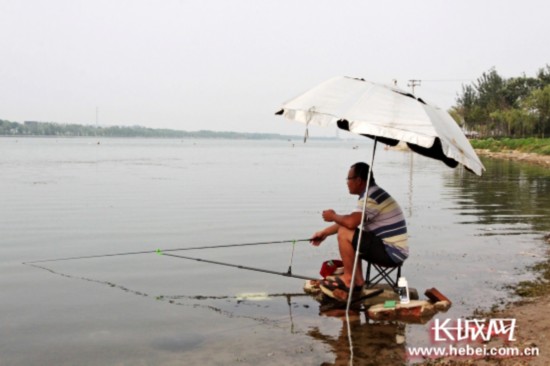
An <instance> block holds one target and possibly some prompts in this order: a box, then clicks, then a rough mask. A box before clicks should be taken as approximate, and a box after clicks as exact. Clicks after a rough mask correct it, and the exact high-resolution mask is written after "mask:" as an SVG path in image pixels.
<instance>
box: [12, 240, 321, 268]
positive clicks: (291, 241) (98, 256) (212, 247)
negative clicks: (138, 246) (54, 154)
mask: <svg viewBox="0 0 550 366" xmlns="http://www.w3.org/2000/svg"><path fill="white" fill-rule="evenodd" d="M304 241H310V239H297V240H280V241H265V242H256V243H239V244H223V245H210V246H204V247H187V248H175V249H155V250H144V251H139V252H125V253H112V254H98V255H86V256H79V257H65V258H54V259H41V260H37V261H30V262H23V264H34V263H46V262H61V261H70V260H76V259H91V258H105V257H118V256H125V255H136V254H151V253H160V252H163V253H164V252H177V251H183V250H202V249H214V248H230V247H244V246H251V245H267V244H283V243H298V242H304Z"/></svg>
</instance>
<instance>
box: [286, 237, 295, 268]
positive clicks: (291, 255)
mask: <svg viewBox="0 0 550 366" xmlns="http://www.w3.org/2000/svg"><path fill="white" fill-rule="evenodd" d="M295 247H296V240H294V241H293V242H292V252H291V253H290V264H289V265H288V271H287V272H286V273H288V274H292V260H293V259H294V248H295Z"/></svg>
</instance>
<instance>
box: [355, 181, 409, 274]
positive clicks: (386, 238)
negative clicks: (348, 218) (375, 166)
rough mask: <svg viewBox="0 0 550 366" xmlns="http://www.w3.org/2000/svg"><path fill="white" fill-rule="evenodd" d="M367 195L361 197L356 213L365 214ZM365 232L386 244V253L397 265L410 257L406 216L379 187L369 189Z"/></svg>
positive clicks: (364, 223)
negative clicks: (370, 233)
mask: <svg viewBox="0 0 550 366" xmlns="http://www.w3.org/2000/svg"><path fill="white" fill-rule="evenodd" d="M364 196H365V194H364V193H363V195H361V197H359V200H358V201H357V207H356V209H355V210H354V212H363V203H364ZM368 197H369V199H368V201H367V209H366V214H365V221H364V222H363V230H366V231H368V232H372V233H373V234H374V235H376V236H378V237H379V238H380V239H382V241H383V242H384V244H385V247H386V252H387V253H388V255H389V256H390V258H391V259H392V260H393V261H394V262H395V263H397V264H400V263H402V262H403V261H404V260H405V259H407V257H408V256H409V247H408V245H407V224H406V222H405V215H403V211H402V210H401V207H399V205H398V204H397V202H396V201H395V200H394V199H393V198H392V197H391V196H390V195H389V194H388V193H387V192H386V191H384V190H383V189H382V188H380V187H378V186H377V185H374V186H371V187H369V195H368Z"/></svg>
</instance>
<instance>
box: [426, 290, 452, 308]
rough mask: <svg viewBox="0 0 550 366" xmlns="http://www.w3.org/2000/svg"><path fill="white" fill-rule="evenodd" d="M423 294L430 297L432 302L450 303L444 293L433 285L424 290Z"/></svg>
mask: <svg viewBox="0 0 550 366" xmlns="http://www.w3.org/2000/svg"><path fill="white" fill-rule="evenodd" d="M424 295H426V296H427V297H428V299H430V300H431V301H432V302H433V303H436V302H439V301H446V302H448V303H449V304H452V302H451V300H449V299H448V298H447V297H446V296H445V295H443V294H442V293H441V292H439V290H437V289H436V288H435V287H432V288H430V289H427V290H426V292H424Z"/></svg>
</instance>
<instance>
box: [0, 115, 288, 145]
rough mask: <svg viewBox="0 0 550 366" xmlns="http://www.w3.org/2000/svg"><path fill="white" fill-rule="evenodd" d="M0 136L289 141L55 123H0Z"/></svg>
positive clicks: (268, 136)
mask: <svg viewBox="0 0 550 366" xmlns="http://www.w3.org/2000/svg"><path fill="white" fill-rule="evenodd" d="M0 136H52V137H53V136H58V137H153V138H222V139H255V140H256V139H289V138H294V136H284V135H279V134H270V133H241V132H217V131H207V130H201V131H181V130H170V129H157V128H148V127H142V126H131V127H126V126H109V127H100V126H91V125H78V124H61V123H55V122H35V121H25V122H24V123H18V122H10V121H6V120H1V119H0Z"/></svg>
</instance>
